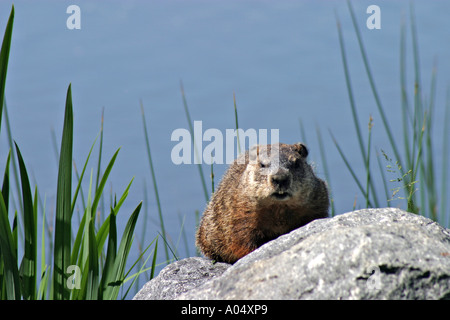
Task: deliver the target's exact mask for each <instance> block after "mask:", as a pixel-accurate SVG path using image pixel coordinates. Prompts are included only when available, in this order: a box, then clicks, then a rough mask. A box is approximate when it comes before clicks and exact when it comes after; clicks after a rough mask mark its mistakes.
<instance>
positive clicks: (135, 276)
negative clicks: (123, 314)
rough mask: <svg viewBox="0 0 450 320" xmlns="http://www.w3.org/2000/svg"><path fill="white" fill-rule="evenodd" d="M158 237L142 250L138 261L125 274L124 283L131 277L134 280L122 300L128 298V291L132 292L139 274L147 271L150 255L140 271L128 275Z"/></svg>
mask: <svg viewBox="0 0 450 320" xmlns="http://www.w3.org/2000/svg"><path fill="white" fill-rule="evenodd" d="M157 239H158V237H156V238H155V239H153V241H152V242H150V244H149V245H148V246H147V247H146V248H145V249H144V251H142V252H141V253H140V254H139V257H138V258H137V259H136V261H135V262H134V263H133V265H132V266H131V267H130V269H129V270H128V272H127V273H126V274H125V276H124V278H125V280H124V281H123V282H124V283H126V282H128V281H130V280H131V279H133V281H132V283H131V284H130V285H129V286H128V289H127V291H126V292H125V294H124V295H123V297H122V300H125V299H126V297H127V295H128V293H129V292H130V289H131V287H132V286H133V284H134V283H135V282H136V280H137V278H138V276H139V275H141V274H142V273H144V272H145V270H146V269H145V266H146V264H147V261H148V259H150V255H149V256H148V257H147V259H145V261H144V263H143V264H142V265H141V267H140V268H139V271H138V272H136V273H135V274H133V275H131V276H128V275H129V274H130V272H131V270H133V268H134V267H135V266H136V265H137V264H138V262H139V261H141V259H142V257H143V256H144V254H145V253H146V252H147V250H148V249H149V248H150V246H151V245H152V244H153V242H154V241H155V240H157Z"/></svg>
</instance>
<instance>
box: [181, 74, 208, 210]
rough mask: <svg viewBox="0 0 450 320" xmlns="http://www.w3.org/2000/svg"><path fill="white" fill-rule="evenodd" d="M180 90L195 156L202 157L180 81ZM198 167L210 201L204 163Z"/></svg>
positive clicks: (206, 195)
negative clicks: (203, 167)
mask: <svg viewBox="0 0 450 320" xmlns="http://www.w3.org/2000/svg"><path fill="white" fill-rule="evenodd" d="M180 90H181V97H182V99H183V106H184V111H185V113H186V118H187V121H188V125H189V132H190V133H191V139H192V144H193V145H194V152H195V156H196V157H197V159H200V157H199V154H198V150H197V143H196V141H195V139H194V129H193V128H192V121H191V115H190V113H189V108H188V104H187V100H186V95H185V94H184V87H183V83H182V82H180ZM197 168H198V172H199V174H200V180H201V182H202V187H203V193H204V194H205V200H206V202H207V203H208V201H209V196H208V189H207V188H206V179H205V175H204V174H203V170H202V165H201V164H197Z"/></svg>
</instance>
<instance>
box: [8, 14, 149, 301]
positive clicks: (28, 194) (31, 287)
mask: <svg viewBox="0 0 450 320" xmlns="http://www.w3.org/2000/svg"><path fill="white" fill-rule="evenodd" d="M13 21H14V7H12V10H11V14H10V17H9V20H8V23H7V27H6V30H5V35H4V37H3V43H2V49H1V52H0V101H2V102H4V101H5V83H6V76H7V67H8V59H9V54H10V47H11V39H12V29H13ZM4 105H6V104H4V103H1V104H0V124H1V123H2V111H3V107H4ZM5 114H6V113H5ZM5 121H6V123H7V125H8V127H9V121H8V119H7V117H6V118H5ZM0 129H1V127H0ZM0 133H1V132H0ZM9 133H10V132H9ZM73 134H74V133H73V104H72V87H71V85H69V86H68V89H67V95H66V103H65V115H64V125H63V133H62V139H61V148H60V152H59V155H58V156H59V165H58V181H57V190H56V212H55V224H54V226H52V227H51V228H53V229H54V231H53V232H50V233H49V232H48V230H46V229H47V227H48V221H47V216H46V214H45V213H46V205H45V203H44V204H42V201H41V199H40V196H39V192H38V187H37V186H36V187H34V191H33V188H32V187H31V184H30V179H29V175H28V170H27V168H26V160H25V159H24V158H23V157H22V153H21V151H20V148H19V146H18V144H16V143H14V146H13V145H12V142H10V150H9V152H8V155H7V157H6V167H5V169H4V173H3V181H2V184H1V192H0V299H26V300H35V299H58V300H67V299H117V298H118V297H119V290H120V289H122V288H123V287H124V284H125V283H126V282H128V281H130V282H132V283H133V282H134V281H135V279H136V277H137V276H138V275H140V274H141V273H143V272H145V271H147V270H148V268H147V269H145V263H144V264H143V265H142V266H141V268H140V270H139V271H138V272H137V273H135V274H132V275H130V271H131V270H132V268H133V267H134V265H133V267H131V268H130V270H129V271H126V270H125V269H126V268H127V262H128V256H129V253H130V249H131V245H132V243H133V237H134V229H135V226H136V222H137V219H138V217H139V213H140V211H141V206H142V203H139V204H138V206H137V207H136V208H135V209H134V211H133V212H132V213H131V215H130V217H129V219H128V222H127V224H126V226H125V229H124V231H123V234H122V236H121V237H118V234H117V226H116V218H117V215H118V214H119V211H120V208H121V206H122V204H123V203H124V201H125V200H126V198H127V196H128V193H129V189H130V186H131V183H132V181H133V180H131V181H130V183H129V184H128V186H127V187H126V188H125V191H124V192H123V193H122V195H121V196H120V198H119V199H117V197H114V200H113V201H111V204H110V212H109V215H107V216H106V218H104V219H100V218H99V215H98V214H97V213H98V211H99V202H100V201H101V198H102V197H103V194H104V187H105V185H106V182H107V180H108V177H109V175H110V173H111V171H112V169H113V166H114V163H115V160H116V158H117V156H118V153H119V150H117V151H116V152H115V153H114V155H113V156H112V158H111V159H110V161H109V163H108V165H107V167H106V169H105V171H104V173H103V174H102V175H100V160H99V163H98V166H97V179H96V182H95V183H94V182H93V175H94V172H93V170H91V175H90V183H89V192H88V195H87V202H86V203H85V204H83V206H82V208H81V211H82V212H83V214H82V216H81V219H80V223H79V225H77V224H76V223H75V222H74V218H73V213H74V210H75V207H78V208H79V206H78V205H77V198H78V195H79V194H80V191H81V184H82V181H83V178H84V176H85V172H86V168H87V165H88V162H89V158H90V155H91V152H92V150H93V147H94V145H95V142H94V144H93V145H92V147H91V148H90V151H89V154H88V156H87V159H86V161H85V163H84V167H83V170H82V172H81V175H80V176H78V175H77V177H78V181H76V183H77V186H76V189H75V192H74V193H73V192H72V191H73V190H72V185H73V182H75V181H72V177H73V172H72V165H73V164H72V161H73V154H72V153H73ZM10 141H12V139H10ZM101 149H102V148H101V146H100V156H101ZM13 150H15V151H16V152H15V154H16V155H17V162H18V171H19V174H20V186H19V185H17V188H18V190H19V194H20V195H21V197H20V198H19V199H20V200H19V201H20V202H21V205H20V206H17V205H16V206H15V207H16V208H19V211H18V210H17V209H16V210H14V209H13V206H12V204H11V203H10V201H9V199H10V198H13V195H14V193H13V192H12V188H11V171H10V166H11V163H14V161H15V159H14V153H13ZM2 156H4V154H3V153H2ZM99 158H100V157H99ZM13 170H16V167H15V166H14V167H13ZM77 174H78V173H77ZM16 176H17V175H16ZM39 207H41V208H42V214H41V216H39V214H38V212H39V211H40V210H39ZM10 215H11V217H10ZM19 217H21V219H19ZM39 221H40V222H41V224H42V229H41V230H40V232H41V234H40V236H39V234H38V225H39ZM96 225H97V226H98V227H97V228H96ZM73 232H74V233H73ZM46 234H49V235H50V236H48V237H46ZM19 238H23V240H22V241H21V242H20V243H23V247H21V246H19ZM39 239H40V242H41V246H40V249H39V247H38V241H39ZM48 243H50V244H51V247H52V248H53V251H52V252H50V255H49V257H50V258H49V259H47V258H46V254H47V244H48ZM153 244H154V250H153V255H151V254H149V255H148V258H147V259H146V262H147V261H148V259H149V258H150V257H151V256H153V261H152V266H151V268H152V270H153V268H154V267H155V256H156V252H157V247H156V246H157V241H156V242H155V241H153V242H151V243H150V244H149V245H148V246H147V247H146V249H145V250H143V252H142V254H141V255H140V257H139V258H138V260H140V259H141V258H142V257H143V254H144V253H146V251H147V250H148V249H149V248H150V246H152V245H153ZM51 253H53V254H51ZM21 254H22V255H23V256H22V258H21V259H20V260H19V255H21ZM39 260H40V272H38V261H39ZM152 274H153V273H152ZM131 280H132V281H131ZM130 287H131V285H130V286H129V288H130ZM129 288H128V290H126V291H125V293H124V295H123V296H122V298H125V297H126V295H127V294H128V292H129Z"/></svg>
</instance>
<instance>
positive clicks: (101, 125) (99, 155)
mask: <svg viewBox="0 0 450 320" xmlns="http://www.w3.org/2000/svg"><path fill="white" fill-rule="evenodd" d="M104 113H105V108H103V109H102V119H101V124H100V146H99V148H98V162H97V178H96V180H95V192H96V193H97V189H98V183H99V180H100V172H101V170H100V167H101V163H102V153H103V152H102V150H103V121H104Z"/></svg>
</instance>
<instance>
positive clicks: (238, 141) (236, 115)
mask: <svg viewBox="0 0 450 320" xmlns="http://www.w3.org/2000/svg"><path fill="white" fill-rule="evenodd" d="M233 105H234V120H235V123H236V138H237V145H238V152H239V153H238V155H240V154H241V152H242V150H241V139H239V122H238V112H237V107H236V94H235V93H234V92H233ZM211 165H212V161H211ZM213 193H214V191H213Z"/></svg>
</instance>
